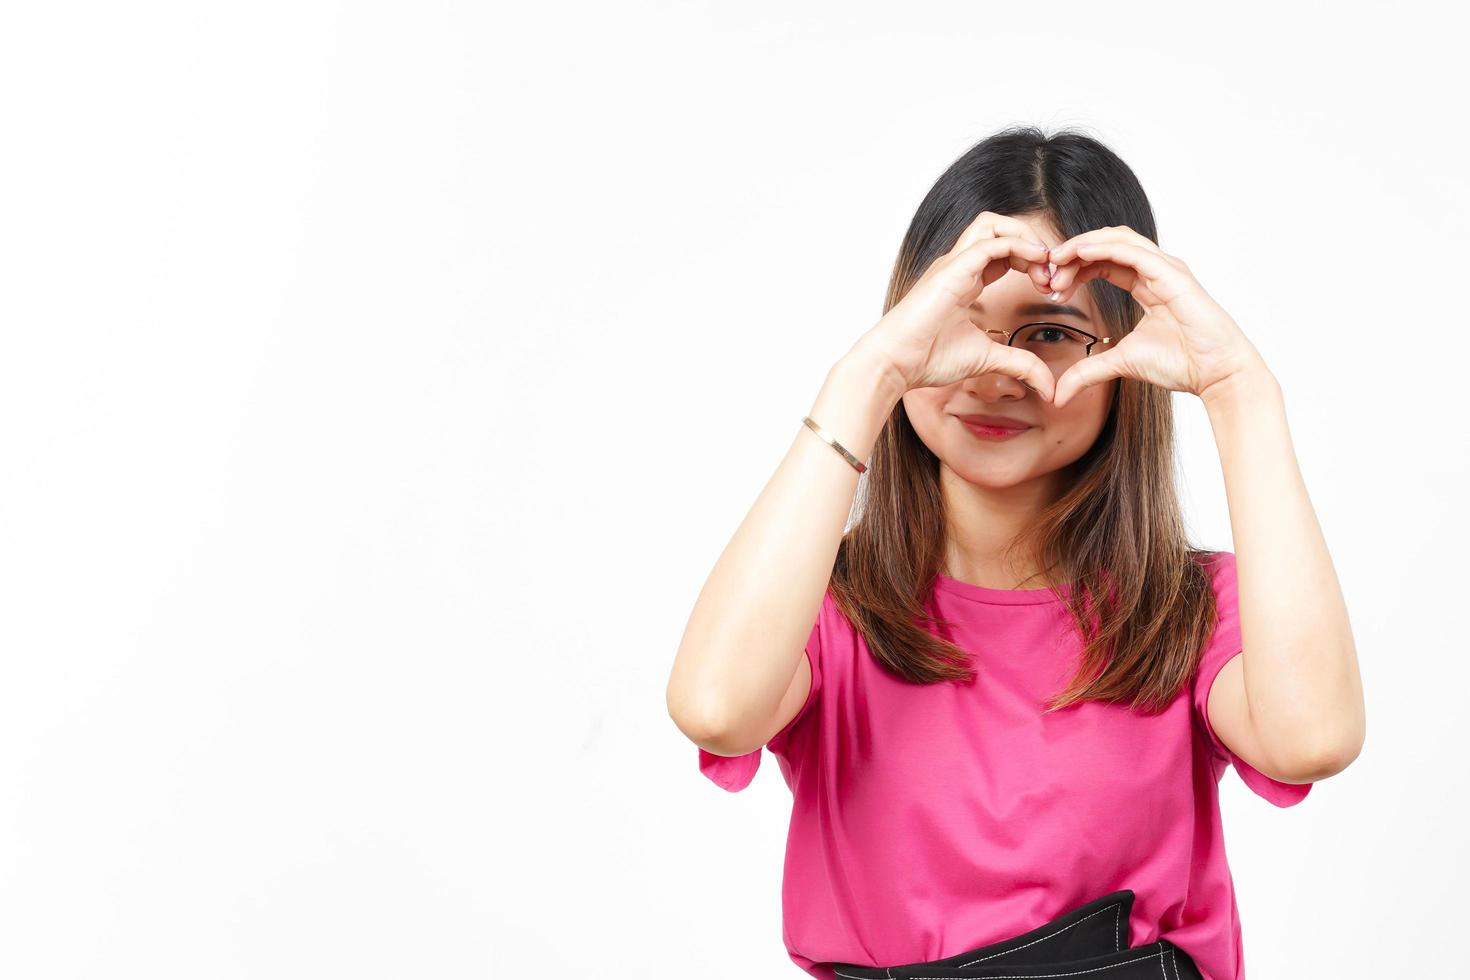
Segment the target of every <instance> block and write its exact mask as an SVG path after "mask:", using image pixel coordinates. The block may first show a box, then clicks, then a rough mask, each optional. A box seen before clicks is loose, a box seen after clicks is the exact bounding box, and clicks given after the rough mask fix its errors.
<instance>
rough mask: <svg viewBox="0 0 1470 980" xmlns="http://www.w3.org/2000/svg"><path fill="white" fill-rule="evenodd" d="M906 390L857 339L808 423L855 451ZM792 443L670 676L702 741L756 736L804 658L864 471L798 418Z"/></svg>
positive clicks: (743, 740)
mask: <svg viewBox="0 0 1470 980" xmlns="http://www.w3.org/2000/svg"><path fill="white" fill-rule="evenodd" d="M899 395H900V392H899V391H898V390H897V385H896V383H895V381H894V379H893V378H892V376H891V373H890V372H889V371H888V370H887V369H886V365H885V363H884V362H883V360H882V359H881V358H879V357H877V356H876V355H873V356H869V355H868V354H867V353H866V351H865V349H864V348H861V347H859V348H855V349H854V351H853V352H851V353H850V354H849V355H848V356H846V357H844V358H843V359H842V360H841V361H839V362H838V363H837V364H836V365H834V366H833V367H832V368H831V370H830V371H829V372H828V374H827V377H826V380H825V382H824V383H823V385H822V388H821V390H820V392H819V393H818V395H817V397H816V400H815V402H814V403H813V405H812V408H811V410H810V413H809V414H810V415H811V418H812V420H813V421H815V422H816V423H817V424H818V425H819V426H821V427H822V428H823V429H824V430H825V431H826V432H828V433H829V434H830V435H831V436H832V438H834V439H836V440H837V441H838V442H839V443H841V444H842V445H843V446H844V447H845V448H846V449H847V450H848V451H849V452H851V453H852V454H853V455H854V456H856V457H857V458H858V459H859V460H866V459H867V458H868V456H869V455H870V454H871V453H872V449H873V446H874V444H875V443H876V441H877V438H878V433H879V432H880V431H881V430H882V428H883V426H884V424H885V423H886V422H887V420H888V417H889V416H890V415H891V414H892V412H893V408H894V406H895V405H896V404H897V403H898V398H899ZM791 440H792V441H791V446H790V448H789V449H788V450H787V452H786V456H785V458H784V459H783V460H782V461H781V463H780V465H779V466H778V467H777V468H776V471H775V473H774V474H773V475H772V476H771V478H770V480H769V481H767V483H766V485H765V487H764V488H763V489H762V490H761V492H760V494H759V496H758V497H757V498H756V500H755V502H754V504H753V505H752V506H751V508H750V512H749V513H748V514H747V515H746V516H745V519H744V520H743V521H742V522H741V524H740V526H739V528H737V529H736V531H735V534H734V536H733V537H732V538H731V540H730V542H729V543H728V544H727V545H726V547H725V550H724V552H723V553H722V554H721V555H720V557H719V560H718V561H717V562H716V563H715V566H714V569H713V570H712V571H711V572H710V575H709V578H708V580H707V581H706V582H705V585H704V588H703V589H702V590H701V592H700V594H699V598H698V600H697V601H696V603H695V605H694V609H693V612H692V613H691V614H690V617H689V623H688V625H687V626H686V627H685V630H684V636H683V639H682V640H681V642H680V645H679V651H678V655H677V657H676V658H675V662H674V668H673V673H672V676H671V677H670V680H669V687H668V703H669V712H670V715H671V716H672V717H673V718H674V720H675V723H676V724H678V726H679V727H680V728H681V729H682V730H683V731H684V732H685V733H686V734H688V735H689V736H690V737H691V738H694V739H695V740H696V741H701V740H711V741H713V740H714V739H719V740H721V741H722V742H725V743H729V744H733V745H758V744H760V743H761V742H763V741H764V738H763V737H762V735H763V734H764V735H769V734H770V733H769V732H766V731H765V729H766V728H769V727H770V719H771V718H772V717H774V715H775V712H776V710H777V709H778V707H779V702H780V699H781V696H782V695H783V694H784V693H785V691H786V689H787V688H788V687H789V686H790V684H791V681H792V679H793V678H794V676H795V674H796V670H797V668H798V667H799V666H800V658H801V655H802V650H803V648H804V647H805V645H806V641H807V638H808V636H809V635H810V633H811V630H812V624H813V623H814V622H815V621H816V617H817V613H818V611H819V610H820V609H821V605H822V599H823V597H824V596H825V594H826V590H827V584H828V581H829V580H830V578H831V575H832V566H833V563H834V561H835V560H836V557H837V549H838V546H839V545H840V543H841V541H842V535H843V531H844V529H845V526H846V523H847V518H848V516H849V514H850V513H851V510H852V503H853V499H854V495H855V493H856V490H857V485H858V478H859V474H858V472H857V470H856V469H855V468H853V466H852V465H851V464H850V463H848V462H847V460H845V459H843V458H842V456H841V455H839V454H838V453H837V451H836V450H835V449H833V447H831V446H829V445H827V443H825V442H824V441H823V440H822V439H821V438H820V437H819V436H818V435H817V434H816V433H815V432H812V431H811V430H810V429H808V428H807V427H806V426H804V425H802V424H801V419H800V417H796V418H793V419H792V436H791Z"/></svg>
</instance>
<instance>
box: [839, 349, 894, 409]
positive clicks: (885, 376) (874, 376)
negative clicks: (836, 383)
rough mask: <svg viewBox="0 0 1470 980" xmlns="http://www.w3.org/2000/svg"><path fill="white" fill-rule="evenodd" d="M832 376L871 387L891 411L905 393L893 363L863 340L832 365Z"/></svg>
mask: <svg viewBox="0 0 1470 980" xmlns="http://www.w3.org/2000/svg"><path fill="white" fill-rule="evenodd" d="M832 373H833V374H837V375H842V376H844V377H846V378H850V379H852V380H853V381H855V382H856V383H858V384H861V385H863V386H864V387H867V388H870V389H871V390H872V391H873V393H874V396H875V397H877V398H879V399H880V400H882V401H884V402H886V404H887V407H888V408H889V409H890V410H891V409H892V408H893V406H895V405H897V404H898V401H899V399H900V398H902V397H903V395H904V392H906V391H907V390H908V386H907V385H906V384H905V383H904V380H903V377H902V376H901V375H900V374H899V372H898V370H897V369H896V368H895V367H894V366H893V361H892V360H891V359H890V358H889V357H887V356H886V355H885V354H884V353H883V352H882V351H880V350H878V349H877V348H876V347H874V346H872V344H871V343H868V342H866V341H862V340H859V341H858V342H857V343H856V344H854V345H853V346H852V349H851V350H849V351H848V352H847V353H846V354H844V355H843V356H842V357H841V358H840V359H839V360H838V361H837V363H836V364H834V365H832Z"/></svg>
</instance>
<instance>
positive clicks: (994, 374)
mask: <svg viewBox="0 0 1470 980" xmlns="http://www.w3.org/2000/svg"><path fill="white" fill-rule="evenodd" d="M961 384H963V385H964V386H965V391H966V393H968V394H971V395H974V396H975V398H976V400H978V401H982V402H992V401H1000V400H1002V399H1007V398H1008V399H1011V400H1012V401H1016V400H1019V399H1022V398H1025V397H1026V392H1027V391H1028V390H1029V389H1028V388H1027V387H1026V386H1025V385H1024V384H1022V383H1021V381H1020V379H1018V378H1013V377H1011V376H1010V375H1009V374H1001V373H1000V372H999V371H987V372H985V373H984V374H977V375H975V376H974V377H972V378H966V379H965V380H964V381H963V382H961Z"/></svg>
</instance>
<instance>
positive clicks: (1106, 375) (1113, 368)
mask: <svg viewBox="0 0 1470 980" xmlns="http://www.w3.org/2000/svg"><path fill="white" fill-rule="evenodd" d="M1122 371H1123V361H1122V358H1121V357H1120V356H1119V354H1118V352H1117V351H1115V350H1111V351H1105V352H1103V353H1101V354H1092V355H1090V356H1088V357H1084V358H1083V359H1082V360H1080V361H1078V362H1077V363H1076V364H1073V365H1072V366H1071V367H1069V368H1067V370H1065V371H1063V372H1062V376H1061V377H1060V378H1057V380H1056V388H1055V393H1054V394H1053V396H1052V404H1053V405H1055V406H1056V407H1057V408H1065V407H1066V406H1067V403H1068V402H1070V401H1071V400H1072V399H1073V398H1074V397H1076V395H1077V394H1078V393H1079V392H1081V391H1084V390H1086V389H1088V388H1091V387H1092V386H1093V385H1099V384H1102V383H1103V382H1104V381H1111V380H1112V379H1113V378H1122V377H1126V376H1127V375H1125V374H1123V373H1122Z"/></svg>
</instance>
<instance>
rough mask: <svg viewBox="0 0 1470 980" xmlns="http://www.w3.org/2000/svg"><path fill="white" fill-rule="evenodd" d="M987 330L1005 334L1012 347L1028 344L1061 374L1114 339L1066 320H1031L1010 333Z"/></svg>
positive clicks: (1057, 373) (1027, 345)
mask: <svg viewBox="0 0 1470 980" xmlns="http://www.w3.org/2000/svg"><path fill="white" fill-rule="evenodd" d="M985 333H987V334H990V335H992V337H994V336H997V335H998V336H1000V337H1003V338H1005V342H1006V344H1007V345H1008V346H1010V347H1024V348H1025V349H1026V350H1029V351H1030V352H1031V353H1033V354H1035V355H1036V356H1037V357H1039V358H1041V360H1042V361H1043V362H1044V363H1045V364H1046V366H1047V367H1049V368H1051V372H1052V374H1054V375H1056V376H1057V377H1061V374H1062V372H1063V371H1065V370H1067V368H1069V367H1071V366H1072V365H1073V364H1076V363H1077V362H1078V361H1080V360H1082V359H1083V358H1084V357H1086V356H1087V355H1089V354H1091V353H1092V345H1093V344H1096V343H1099V342H1101V343H1104V344H1108V343H1112V340H1113V338H1112V337H1094V336H1093V335H1092V334H1090V333H1088V332H1087V331H1085V330H1078V329H1077V328H1076V327H1069V326H1067V325H1066V324H1064V323H1044V322H1043V323H1027V324H1024V325H1023V326H1019V327H1017V328H1016V329H1015V330H1013V331H1011V332H1010V333H1006V332H1005V331H1004V330H986V331H985Z"/></svg>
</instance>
